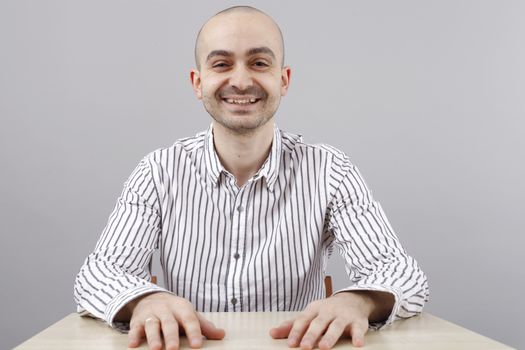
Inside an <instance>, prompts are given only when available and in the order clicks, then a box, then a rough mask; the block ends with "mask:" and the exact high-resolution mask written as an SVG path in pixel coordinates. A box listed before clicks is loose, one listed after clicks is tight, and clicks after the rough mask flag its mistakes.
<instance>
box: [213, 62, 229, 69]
mask: <svg viewBox="0 0 525 350" xmlns="http://www.w3.org/2000/svg"><path fill="white" fill-rule="evenodd" d="M225 67H228V64H227V63H226V62H217V63H214V64H213V65H212V68H225Z"/></svg>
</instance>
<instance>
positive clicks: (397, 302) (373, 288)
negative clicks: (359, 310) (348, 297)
mask: <svg viewBox="0 0 525 350" xmlns="http://www.w3.org/2000/svg"><path fill="white" fill-rule="evenodd" d="M357 290H361V291H363V290H364V291H366V290H371V291H377V292H387V293H390V294H392V295H393V296H394V298H395V302H394V306H393V307H392V312H391V313H390V315H389V316H388V318H387V319H386V320H384V321H382V322H372V323H369V325H368V328H369V329H370V330H372V331H378V330H380V329H382V328H384V327H385V326H387V325H389V324H391V323H392V322H394V321H395V320H396V315H397V313H398V311H399V308H400V307H401V301H402V300H403V298H402V294H401V291H399V290H398V289H396V288H394V287H388V286H378V285H366V284H362V285H354V286H350V287H347V288H343V289H340V290H338V291H336V292H334V295H335V294H337V293H341V292H351V291H357Z"/></svg>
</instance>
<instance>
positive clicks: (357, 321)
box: [270, 291, 393, 350]
mask: <svg viewBox="0 0 525 350" xmlns="http://www.w3.org/2000/svg"><path fill="white" fill-rule="evenodd" d="M391 301H393V297H392V300H391ZM387 304H388V303H387ZM376 306H378V305H377V299H374V298H373V297H372V296H371V294H370V293H367V291H363V292H362V291H359V292H354V291H350V292H341V293H338V294H336V295H333V296H331V297H329V298H326V299H321V300H316V301H313V302H311V303H310V304H308V306H307V307H306V308H305V309H304V311H303V312H302V313H301V314H300V315H299V316H298V317H297V318H295V319H292V320H288V321H285V322H284V323H283V324H281V325H280V326H279V327H276V328H272V329H271V330H270V335H271V336H272V338H274V339H284V338H288V346H289V347H297V346H300V347H301V349H313V348H314V347H315V345H316V344H317V342H318V341H319V343H318V345H319V348H320V349H322V350H325V349H330V348H332V347H333V346H334V345H335V343H336V342H337V341H338V340H339V338H340V337H341V336H343V335H347V336H350V337H352V344H353V345H354V346H357V347H361V346H363V345H364V344H365V334H366V332H367V331H368V320H369V319H370V316H371V314H372V313H373V312H374V313H376V311H377V309H378V308H377V307H376ZM381 306H384V305H380V308H381ZM323 334H324V335H323ZM321 336H322V338H321Z"/></svg>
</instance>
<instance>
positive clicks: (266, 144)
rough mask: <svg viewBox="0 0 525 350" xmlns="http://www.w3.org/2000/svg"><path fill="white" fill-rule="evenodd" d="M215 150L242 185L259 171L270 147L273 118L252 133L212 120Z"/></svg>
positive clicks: (239, 184) (224, 165)
mask: <svg viewBox="0 0 525 350" xmlns="http://www.w3.org/2000/svg"><path fill="white" fill-rule="evenodd" d="M212 125H213V140H214V145H215V151H216V152H217V155H218V156H219V160H220V161H221V163H222V166H223V167H224V168H225V169H226V170H228V171H229V172H230V173H231V174H233V175H234V176H235V179H236V181H237V186H239V187H241V186H243V185H244V184H245V183H246V181H248V180H249V179H250V178H251V177H252V176H253V175H255V174H256V173H257V171H259V169H260V168H261V166H262V165H263V163H264V161H265V160H266V158H268V154H269V153H270V150H271V148H272V140H273V134H274V123H273V120H270V121H268V122H267V123H266V124H265V125H263V126H261V127H260V128H258V129H257V130H255V131H253V132H252V133H247V134H238V133H235V132H233V131H231V130H229V129H227V128H225V127H223V126H222V125H220V124H219V123H217V122H215V121H213V124H212Z"/></svg>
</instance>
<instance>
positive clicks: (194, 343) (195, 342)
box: [190, 338, 202, 347]
mask: <svg viewBox="0 0 525 350" xmlns="http://www.w3.org/2000/svg"><path fill="white" fill-rule="evenodd" d="M201 341H202V339H200V338H192V339H190V344H191V346H192V347H194V346H195V347H196V346H201Z"/></svg>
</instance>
